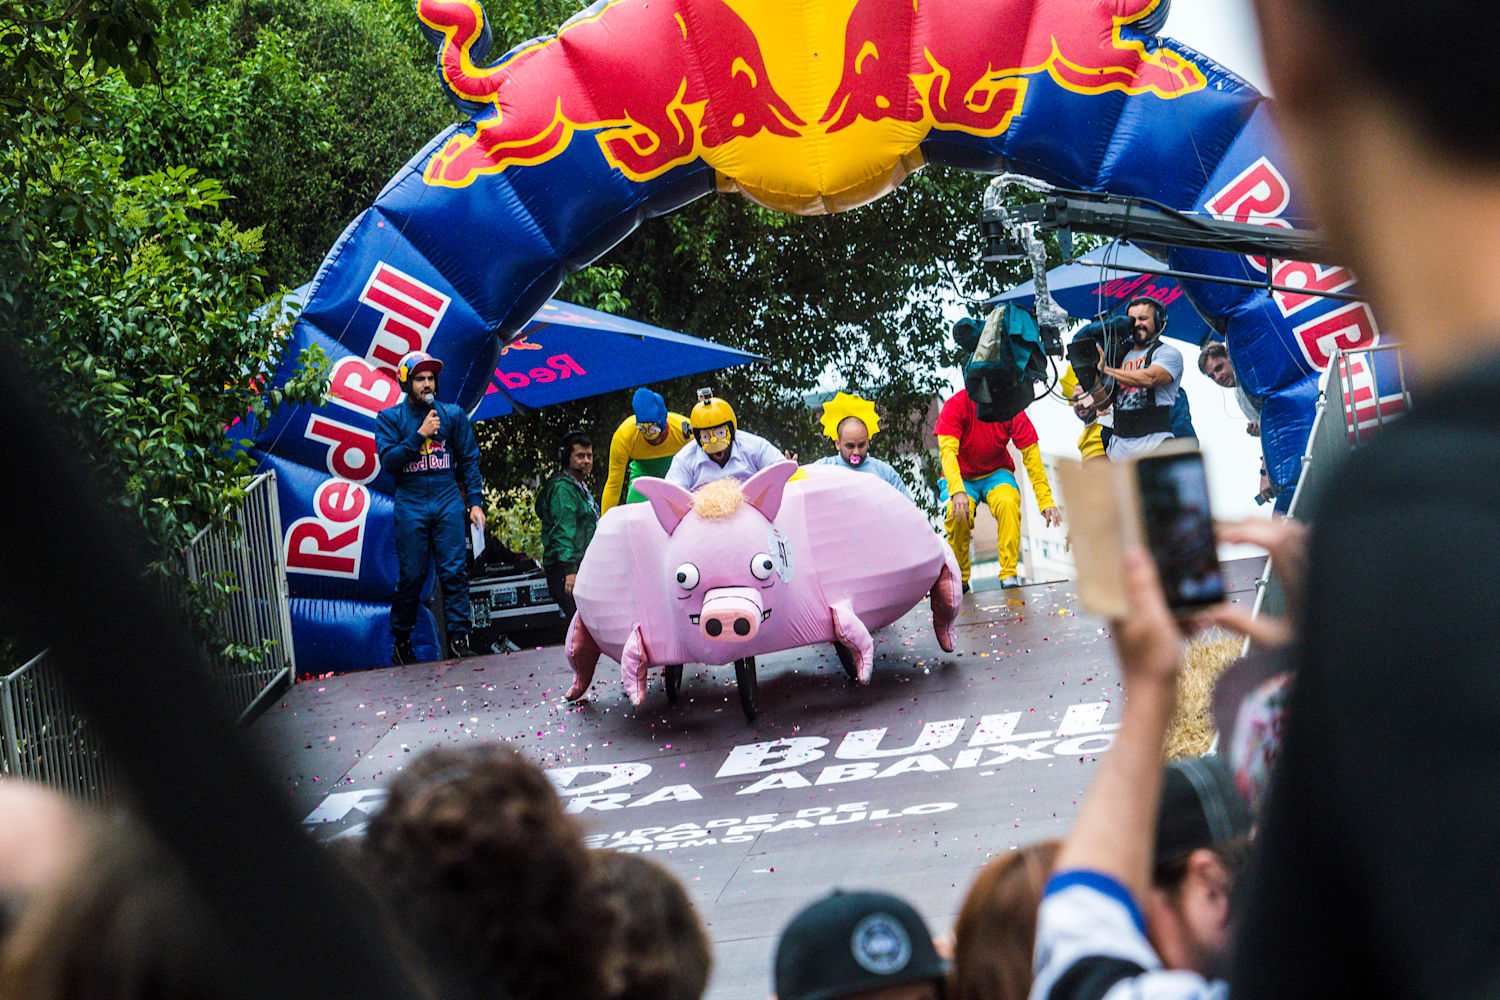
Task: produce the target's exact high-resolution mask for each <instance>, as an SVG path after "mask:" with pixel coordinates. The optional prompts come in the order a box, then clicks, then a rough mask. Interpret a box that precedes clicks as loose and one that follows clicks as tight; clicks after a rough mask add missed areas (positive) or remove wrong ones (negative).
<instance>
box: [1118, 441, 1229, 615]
mask: <svg viewBox="0 0 1500 1000" xmlns="http://www.w3.org/2000/svg"><path fill="white" fill-rule="evenodd" d="M1136 481H1137V485H1138V486H1139V488H1140V500H1141V520H1142V528H1143V529H1144V535H1145V541H1146V547H1147V549H1149V550H1150V552H1151V555H1152V557H1153V558H1154V559H1155V560H1156V569H1157V573H1158V574H1159V575H1160V576H1161V585H1162V589H1163V590H1164V591H1165V592H1166V595H1167V604H1168V605H1170V606H1171V607H1172V608H1173V609H1174V610H1186V609H1193V608H1201V607H1204V606H1206V605H1210V604H1218V603H1220V602H1221V601H1223V600H1224V577H1223V574H1222V573H1221V572H1220V569H1219V555H1218V550H1217V545H1216V541H1215V539H1214V522H1213V515H1212V514H1211V513H1210V512H1209V508H1208V477H1207V476H1206V475H1205V474H1204V472H1203V455H1202V454H1201V453H1200V452H1196V451H1191V452H1180V453H1178V454H1168V455H1151V456H1147V457H1145V458H1142V459H1140V460H1139V461H1138V462H1137V463H1136Z"/></svg>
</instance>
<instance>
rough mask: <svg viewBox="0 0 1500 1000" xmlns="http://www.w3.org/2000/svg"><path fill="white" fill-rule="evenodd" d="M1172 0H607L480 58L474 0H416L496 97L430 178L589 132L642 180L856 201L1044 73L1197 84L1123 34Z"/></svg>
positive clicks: (1169, 57)
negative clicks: (706, 170) (795, 2)
mask: <svg viewBox="0 0 1500 1000" xmlns="http://www.w3.org/2000/svg"><path fill="white" fill-rule="evenodd" d="M1160 2H1161V0H1119V2H1115V3H1112V4H1108V5H1103V4H1097V3H1092V2H1078V0H827V3H826V4H824V5H822V6H814V7H797V8H795V9H792V8H788V7H787V6H786V5H785V4H783V3H777V2H775V0H609V2H605V3H601V4H596V5H595V6H594V7H591V8H589V9H588V10H587V11H585V12H584V13H583V14H581V15H579V16H577V17H575V18H574V19H573V20H571V21H569V22H568V23H567V24H565V25H564V26H563V27H562V29H561V30H559V32H558V33H557V35H556V36H555V37H552V38H547V39H542V40H539V41H537V42H536V43H534V44H532V45H530V46H529V47H526V48H524V49H522V50H520V51H518V52H516V53H514V54H512V55H511V56H510V57H509V58H508V59H506V60H505V61H504V62H501V63H499V64H497V65H493V66H480V65H477V64H476V56H475V50H476V46H478V44H479V43H480V40H481V39H482V38H483V37H484V21H483V16H484V15H483V12H482V10H481V9H480V6H479V4H478V2H477V0H421V2H420V3H419V4H418V14H419V16H420V17H421V19H422V21H423V23H424V24H425V25H426V26H427V28H428V30H429V33H431V34H433V35H434V36H437V37H440V39H441V51H440V55H439V62H440V66H441V70H442V75H443V79H444V81H445V82H446V84H447V86H448V87H449V89H450V91H451V92H452V94H453V95H454V96H455V97H457V98H458V99H459V100H460V101H462V102H464V103H465V104H466V106H468V107H471V108H480V109H482V110H481V112H480V114H481V117H479V118H477V119H476V122H475V124H474V129H473V132H472V134H467V133H466V134H460V135H455V136H454V137H453V138H451V139H450V140H449V141H448V142H447V143H446V144H445V145H444V146H443V147H442V148H441V149H440V150H439V151H438V152H437V153H436V154H435V155H434V156H433V158H432V159H431V160H430V161H429V163H428V165H427V168H426V171H425V173H424V177H425V179H426V181H427V182H428V183H429V184H433V185H442V186H449V187H464V186H467V185H469V184H472V183H473V182H474V181H475V180H476V179H477V178H478V177H480V176H483V175H486V174H494V173H499V172H501V171H503V170H505V169H507V168H508V167H511V166H522V165H532V164H538V163H542V162H545V161H547V160H550V159H552V158H554V157H556V156H559V155H561V154H562V153H563V152H564V151H565V150H566V149H567V148H568V147H569V145H570V144H571V143H572V141H573V139H574V133H575V132H577V131H579V130H586V131H588V132H591V133H593V134H592V136H591V139H592V140H593V141H595V142H597V143H598V145H599V148H600V150H601V151H602V152H603V154H604V157H605V159H606V160H607V161H608V162H609V163H610V164H611V165H612V166H614V167H615V168H617V169H619V170H620V171H621V173H623V174H624V175H625V176H626V177H628V178H630V179H631V180H634V181H645V180H648V179H650V178H653V177H657V176H659V175H661V174H662V173H664V172H666V171H667V170H670V169H671V168H673V167H675V166H678V165H680V164H683V163H688V162H692V161H695V160H699V159H702V160H704V161H705V162H707V163H709V164H710V165H711V166H713V167H714V168H715V169H716V170H717V171H718V172H719V174H720V187H721V188H723V189H735V188H738V189H740V190H742V191H744V192H745V193H746V194H749V195H750V196H751V197H753V198H756V199H757V200H759V201H762V202H763V203H766V204H769V205H772V206H773V207H777V208H785V209H788V210H795V211H823V210H830V209H838V208H846V207H851V206H852V205H854V204H861V203H863V202H865V201H869V200H872V199H873V198H875V197H878V196H879V195H880V194H882V193H884V191H886V190H888V189H889V188H890V187H892V186H894V184H896V183H899V182H900V180H901V179H903V178H904V177H905V176H906V174H907V173H908V172H909V171H910V170H911V169H914V168H915V167H916V166H920V165H921V162H922V160H921V156H920V154H919V153H918V152H917V146H918V145H919V144H920V143H921V141H922V139H923V138H925V137H926V135H927V134H928V132H929V131H930V130H932V129H949V130H956V131H962V132H968V133H971V134H975V135H982V136H994V135H999V134H1000V133H1002V132H1004V131H1006V130H1007V129H1008V128H1009V127H1010V126H1011V123H1012V122H1013V121H1014V119H1015V117H1016V116H1017V115H1018V114H1019V113H1020V111H1021V109H1022V107H1023V105H1024V103H1025V99H1026V95H1027V91H1028V88H1029V87H1030V86H1031V85H1032V82H1033V80H1034V79H1035V78H1037V77H1039V76H1043V75H1045V76H1046V77H1048V78H1050V79H1051V80H1052V81H1053V82H1055V83H1056V84H1057V85H1058V86H1060V87H1062V88H1064V89H1066V90H1069V91H1072V92H1075V93H1079V94H1103V93H1108V92H1118V93H1124V94H1150V95H1154V96H1156V97H1159V98H1163V99H1167V98H1175V97H1180V96H1182V95H1184V94H1188V93H1192V92H1194V91H1196V90H1200V89H1202V88H1203V87H1204V86H1205V85H1206V80H1205V77H1204V75H1203V73H1202V71H1201V70H1200V69H1199V68H1198V67H1197V66H1195V65H1194V64H1193V63H1192V62H1191V61H1189V60H1188V59H1186V58H1184V57H1183V56H1181V55H1179V54H1177V53H1175V52H1172V51H1170V50H1167V49H1164V48H1158V49H1151V48H1148V46H1147V45H1146V44H1145V42H1144V41H1140V40H1136V39H1135V38H1132V37H1129V34H1130V32H1129V29H1130V28H1131V26H1132V25H1138V24H1140V23H1142V22H1146V21H1148V20H1149V19H1150V18H1151V16H1152V14H1153V12H1156V11H1157V8H1158V6H1159V4H1160ZM1106 8H1108V9H1106ZM479 55H480V57H482V55H483V53H480V54H479ZM789 143H790V144H794V145H788V144H789Z"/></svg>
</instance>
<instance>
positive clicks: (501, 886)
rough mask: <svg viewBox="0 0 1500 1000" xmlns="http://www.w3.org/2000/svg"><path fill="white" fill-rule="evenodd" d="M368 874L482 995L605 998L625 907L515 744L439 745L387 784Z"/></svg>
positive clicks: (435, 952) (465, 984)
mask: <svg viewBox="0 0 1500 1000" xmlns="http://www.w3.org/2000/svg"><path fill="white" fill-rule="evenodd" d="M363 850H364V853H365V856H366V860H367V863H368V864H369V874H370V875H371V876H372V877H373V879H374V880H375V881H376V882H377V884H378V885H379V888H380V891H382V892H383V893H384V894H385V895H386V896H387V897H388V899H389V901H390V905H391V907H392V909H393V911H394V912H395V914H397V918H398V919H399V920H400V921H401V922H402V923H403V924H404V925H405V926H406V928H407V929H408V931H409V933H410V934H411V935H412V937H414V938H415V939H416V941H417V943H418V944H419V945H420V946H421V947H422V948H423V949H424V950H425V952H426V953H427V955H428V958H429V961H432V962H433V963H434V966H435V967H434V969H433V973H434V975H437V976H440V977H443V978H444V979H446V980H448V981H449V983H450V984H451V986H452V987H453V988H456V989H466V990H468V991H469V992H471V993H472V995H474V996H479V997H506V998H510V1000H544V998H552V997H559V996H573V997H578V998H580V1000H590V998H599V1000H604V998H607V997H609V996H610V995H611V994H612V993H613V992H614V991H615V990H616V988H617V987H618V985H619V963H620V945H619V940H620V914H619V911H618V909H617V907H616V904H615V903H614V902H613V901H612V900H611V897H610V896H609V893H608V891H607V889H606V887H605V885H604V883H603V880H602V878H601V872H600V867H599V864H598V861H597V859H596V858H595V856H594V855H593V853H592V852H590V851H589V850H588V849H587V848H586V847H584V845H583V836H582V832H581V830H580V829H579V827H578V824H577V823H575V822H574V821H573V819H572V818H571V817H569V816H568V815H567V814H566V813H565V812H564V811H563V806H562V802H561V801H560V800H559V798H558V795H557V792H556V791H555V790H554V789H553V787H552V783H551V782H550V781H549V780H548V779H547V776H546V775H545V774H544V773H543V772H542V770H541V768H539V767H537V766H536V765H535V764H533V763H531V762H530V761H528V760H526V759H525V758H524V757H522V756H521V755H520V754H519V753H517V752H516V751H515V750H514V749H512V748H511V747H509V746H505V745H502V744H495V743H481V744H475V745H471V746H466V747H462V748H447V747H444V748H439V749H435V750H431V751H428V752H427V753H425V754H423V755H422V756H421V757H418V758H417V759H416V760H415V761H414V762H413V763H412V765H411V766H410V767H408V768H407V769H406V771H405V773H403V774H402V775H401V776H400V777H398V778H397V779H396V780H395V781H393V782H392V783H391V786H390V795H389V798H387V800H386V803H385V806H384V807H383V808H382V809H381V811H380V812H379V813H378V814H376V815H375V816H374V817H373V818H372V819H371V820H370V825H369V828H368V830H367V832H366V836H365V842H364V848H363Z"/></svg>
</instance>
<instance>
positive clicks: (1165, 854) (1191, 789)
mask: <svg viewBox="0 0 1500 1000" xmlns="http://www.w3.org/2000/svg"><path fill="white" fill-rule="evenodd" d="M1162 778H1163V781H1162V795H1161V807H1160V809H1159V811H1158V812H1157V816H1156V847H1155V851H1154V859H1153V860H1154V861H1155V863H1156V864H1164V863H1166V862H1169V861H1175V860H1176V859H1178V858H1181V857H1185V856H1187V855H1189V854H1191V853H1192V852H1193V851H1196V850H1197V849H1198V848H1200V847H1210V848H1213V847H1222V846H1223V845H1224V844H1226V843H1228V842H1229V841H1231V840H1233V839H1235V838H1236V837H1239V836H1241V835H1243V834H1247V833H1249V832H1250V827H1251V825H1252V819H1251V816H1250V807H1249V806H1248V804H1246V802H1245V799H1244V796H1242V795H1241V794H1240V791H1239V789H1238V788H1236V787H1235V785H1234V776H1233V775H1232V774H1230V773H1229V768H1228V767H1227V766H1226V765H1225V764H1224V761H1223V760H1222V759H1221V758H1219V757H1217V756H1215V757H1186V758H1183V759H1182V760H1174V761H1172V763H1170V764H1168V765H1167V766H1166V769H1165V772H1164V773H1163V775H1162Z"/></svg>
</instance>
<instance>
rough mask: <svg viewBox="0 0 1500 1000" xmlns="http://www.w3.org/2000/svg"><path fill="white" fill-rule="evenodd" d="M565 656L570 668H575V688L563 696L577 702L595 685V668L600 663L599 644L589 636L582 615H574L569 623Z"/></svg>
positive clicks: (565, 642)
mask: <svg viewBox="0 0 1500 1000" xmlns="http://www.w3.org/2000/svg"><path fill="white" fill-rule="evenodd" d="M563 655H565V656H566V657H567V658H568V666H570V667H572V668H573V686H572V687H570V688H568V693H567V694H565V695H563V697H564V698H567V699H568V700H569V701H577V700H578V699H579V698H582V697H583V693H584V692H585V691H587V690H588V689H589V685H590V684H592V683H594V667H595V665H597V664H598V662H599V644H598V643H597V642H595V641H594V637H593V636H592V635H590V634H589V630H588V626H587V625H585V624H584V623H583V616H582V615H574V616H573V620H572V621H570V622H569V623H568V637H567V639H566V640H565V641H564V642H563Z"/></svg>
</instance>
